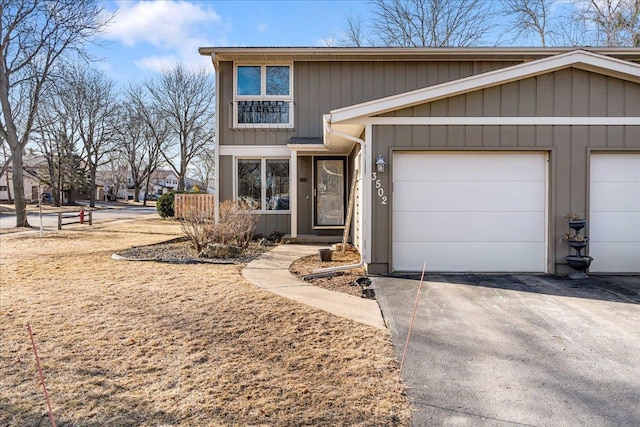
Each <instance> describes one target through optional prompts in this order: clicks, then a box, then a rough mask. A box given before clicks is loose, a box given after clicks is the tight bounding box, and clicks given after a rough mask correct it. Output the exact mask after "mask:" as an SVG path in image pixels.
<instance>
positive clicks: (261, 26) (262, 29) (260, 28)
mask: <svg viewBox="0 0 640 427" xmlns="http://www.w3.org/2000/svg"><path fill="white" fill-rule="evenodd" d="M265 31H267V24H265V23H264V22H261V23H260V24H258V32H260V33H264V32H265Z"/></svg>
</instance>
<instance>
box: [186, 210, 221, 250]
mask: <svg viewBox="0 0 640 427" xmlns="http://www.w3.org/2000/svg"><path fill="white" fill-rule="evenodd" d="M181 226H182V232H183V233H184V234H185V235H186V236H187V237H188V238H189V240H191V243H193V247H194V248H195V250H196V252H197V253H200V251H201V250H202V249H203V248H204V247H205V246H206V245H207V243H209V242H210V240H209V239H210V237H209V236H210V234H211V229H212V228H213V227H214V226H215V223H214V219H213V216H211V215H210V214H209V213H208V212H207V211H205V210H203V209H200V210H199V209H195V208H193V207H190V208H189V209H187V211H186V212H185V213H184V215H183V218H182V221H181Z"/></svg>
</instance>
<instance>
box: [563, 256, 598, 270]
mask: <svg viewBox="0 0 640 427" xmlns="http://www.w3.org/2000/svg"><path fill="white" fill-rule="evenodd" d="M592 260H593V258H592V257H590V256H578V255H567V264H569V267H571V268H573V269H574V270H577V271H585V270H586V269H587V268H589V265H591V261H592Z"/></svg>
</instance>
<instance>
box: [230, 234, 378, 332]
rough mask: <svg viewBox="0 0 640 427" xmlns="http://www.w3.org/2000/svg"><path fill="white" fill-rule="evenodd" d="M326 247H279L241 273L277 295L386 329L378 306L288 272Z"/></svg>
mask: <svg viewBox="0 0 640 427" xmlns="http://www.w3.org/2000/svg"><path fill="white" fill-rule="evenodd" d="M326 247H327V246H316V245H296V244H286V245H279V246H276V247H275V248H273V249H272V250H270V251H269V252H266V253H264V254H263V255H261V256H260V257H259V258H257V259H255V260H253V261H251V262H250V263H249V264H248V265H247V266H246V267H245V268H244V270H242V275H243V276H244V278H245V279H247V280H248V281H250V282H252V283H253V284H255V285H256V286H258V287H260V288H263V289H267V290H269V291H271V292H273V293H274V294H277V295H280V296H283V297H285V298H289V299H292V300H294V301H297V302H300V303H302V304H306V305H309V306H311V307H315V308H319V309H321V310H324V311H327V312H329V313H331V314H335V315H336V316H340V317H345V318H347V319H351V320H354V321H356V322H359V323H363V324H365V325H369V326H373V327H374V328H378V329H386V326H385V323H384V320H383V318H382V313H381V312H380V307H379V306H378V302H377V301H375V300H370V299H365V298H358V297H355V296H353V295H348V294H345V293H342V292H334V291H329V290H327V289H323V288H319V287H317V286H314V285H312V284H310V283H307V282H304V281H302V280H300V279H299V278H298V277H296V276H294V275H293V274H291V273H290V272H289V266H290V265H291V263H293V261H295V260H296V259H298V258H302V257H305V256H308V255H313V254H317V253H318V249H322V248H326Z"/></svg>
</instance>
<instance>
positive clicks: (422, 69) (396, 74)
mask: <svg viewBox="0 0 640 427" xmlns="http://www.w3.org/2000/svg"><path fill="white" fill-rule="evenodd" d="M517 63H518V62H514V61H505V62H501V61H449V62H448V61H428V62H427V61H399V62H391V61H376V62H366V61H362V62H357V61H354V62H351V61H334V62H321V61H318V62H314V61H298V62H295V63H294V64H293V73H294V76H293V78H294V81H293V84H294V89H293V96H294V114H295V115H294V128H293V129H276V128H271V129H233V128H232V124H233V117H232V113H233V110H232V102H233V83H234V82H233V79H234V76H233V62H231V61H223V62H221V63H220V67H219V71H218V73H219V79H220V82H219V87H218V94H217V96H218V99H217V102H218V114H219V139H218V140H219V144H220V145H280V144H282V145H285V144H287V142H288V140H289V138H291V137H292V136H299V137H318V136H322V115H323V114H327V113H329V111H331V110H334V109H337V108H341V107H346V106H349V105H354V104H358V103H361V102H365V101H370V100H373V99H378V98H382V97H385V96H390V95H395V94H399V93H403V92H407V91H410V90H414V89H418V88H423V87H427V86H432V85H436V84H439V83H444V82H448V81H452V80H456V79H460V78H463V77H468V76H471V75H475V74H480V73H484V72H487V71H492V70H496V69H500V68H504V67H508V66H511V65H515V64H517Z"/></svg>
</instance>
